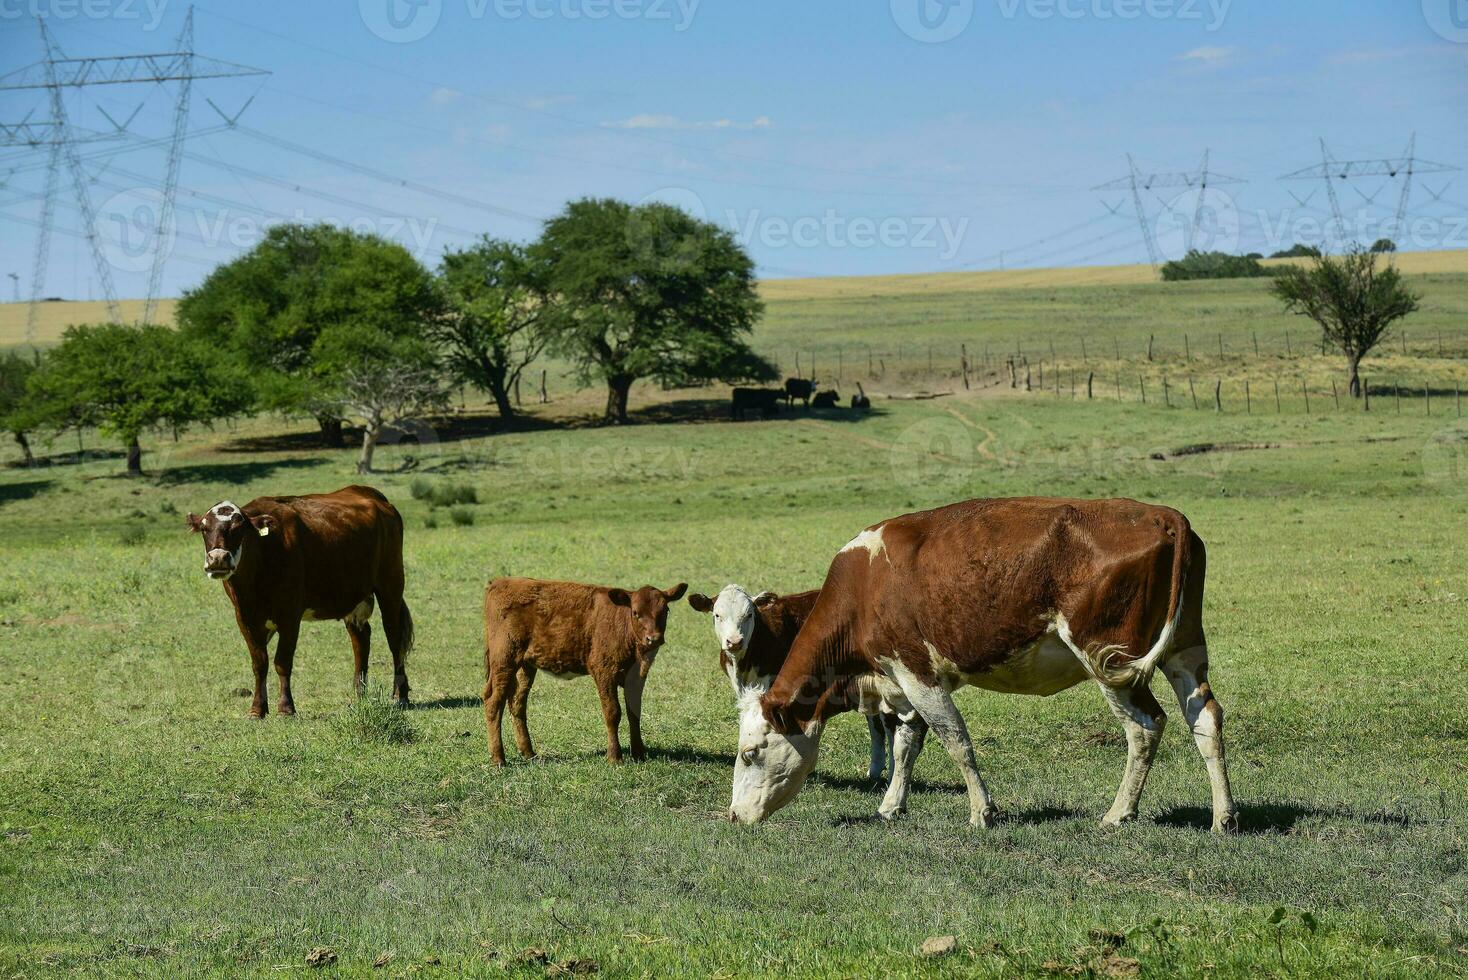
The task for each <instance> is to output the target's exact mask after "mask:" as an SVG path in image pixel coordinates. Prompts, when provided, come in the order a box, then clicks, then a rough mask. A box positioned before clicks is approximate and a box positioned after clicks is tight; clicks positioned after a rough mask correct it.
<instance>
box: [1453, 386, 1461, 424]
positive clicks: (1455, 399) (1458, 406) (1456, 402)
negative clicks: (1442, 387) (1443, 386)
mask: <svg viewBox="0 0 1468 980" xmlns="http://www.w3.org/2000/svg"><path fill="white" fill-rule="evenodd" d="M1453 408H1454V409H1455V410H1456V411H1457V413H1458V417H1459V418H1462V417H1463V399H1462V397H1461V396H1460V395H1459V394H1458V382H1456V381H1454V382H1453Z"/></svg>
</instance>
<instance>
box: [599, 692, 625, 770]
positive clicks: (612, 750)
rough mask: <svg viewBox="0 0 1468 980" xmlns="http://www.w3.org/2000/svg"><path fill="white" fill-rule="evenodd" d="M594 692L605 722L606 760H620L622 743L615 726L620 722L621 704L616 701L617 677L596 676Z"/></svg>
mask: <svg viewBox="0 0 1468 980" xmlns="http://www.w3.org/2000/svg"><path fill="white" fill-rule="evenodd" d="M596 693H597V694H599V695H600V696H601V713H602V718H603V719H605V721H606V723H607V761H608V762H614V763H615V762H621V761H622V743H621V742H620V741H619V740H618V738H617V726H619V725H621V724H622V706H621V704H619V703H618V702H617V678H616V677H615V676H612V677H598V678H597V679H596Z"/></svg>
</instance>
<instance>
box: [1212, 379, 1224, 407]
mask: <svg viewBox="0 0 1468 980" xmlns="http://www.w3.org/2000/svg"><path fill="white" fill-rule="evenodd" d="M1213 410H1214V411H1215V412H1222V411H1223V379H1222V378H1218V379H1216V380H1215V381H1214V382H1213Z"/></svg>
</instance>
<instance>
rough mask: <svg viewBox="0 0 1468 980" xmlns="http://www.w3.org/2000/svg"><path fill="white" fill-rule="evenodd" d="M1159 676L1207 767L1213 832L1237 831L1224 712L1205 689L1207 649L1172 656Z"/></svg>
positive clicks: (1211, 694) (1211, 692) (1210, 692)
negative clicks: (1225, 753) (1225, 750)
mask: <svg viewBox="0 0 1468 980" xmlns="http://www.w3.org/2000/svg"><path fill="white" fill-rule="evenodd" d="M1162 673H1163V675H1164V676H1165V677H1166V678H1167V681H1168V683H1169V684H1171V685H1172V689H1173V691H1174V693H1176V694H1177V701H1178V704H1179V705H1180V706H1181V707H1182V709H1183V717H1185V718H1187V720H1188V727H1189V728H1190V729H1191V730H1192V732H1193V742H1194V743H1195V744H1196V745H1197V746H1198V754H1199V755H1201V756H1202V757H1203V764H1204V765H1205V766H1207V767H1208V781H1209V783H1210V784H1211V785H1212V789H1213V829H1214V831H1216V832H1220V833H1221V832H1224V831H1232V830H1238V829H1239V818H1238V811H1236V810H1235V809H1234V798H1233V793H1232V792H1231V791H1230V789H1229V785H1228V765H1227V764H1226V762H1225V761H1224V756H1223V709H1222V708H1220V707H1219V706H1218V702H1217V701H1216V700H1214V698H1213V689H1212V688H1210V687H1209V686H1208V647H1207V646H1205V645H1200V646H1195V647H1190V648H1189V649H1187V650H1183V651H1182V652H1180V653H1176V654H1174V655H1173V656H1172V657H1170V658H1168V659H1167V660H1166V661H1164V662H1163V664H1162Z"/></svg>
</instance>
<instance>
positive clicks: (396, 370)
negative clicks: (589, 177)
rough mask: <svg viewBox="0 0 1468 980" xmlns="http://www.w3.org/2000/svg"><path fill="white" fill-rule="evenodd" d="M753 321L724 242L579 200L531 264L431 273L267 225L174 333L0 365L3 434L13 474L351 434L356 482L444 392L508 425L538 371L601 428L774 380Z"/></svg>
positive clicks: (741, 256) (753, 308)
mask: <svg viewBox="0 0 1468 980" xmlns="http://www.w3.org/2000/svg"><path fill="white" fill-rule="evenodd" d="M762 312H763V306H762V304H761V303H760V301H759V298H758V296H757V294H756V289H755V279H754V264H753V262H752V261H751V260H750V258H749V256H748V255H747V254H746V253H745V252H744V250H743V249H742V248H741V247H740V246H739V245H738V243H737V242H736V241H735V240H734V238H733V236H732V235H731V234H730V233H729V232H727V231H725V230H723V229H720V228H719V227H717V226H715V225H713V224H711V223H709V222H706V221H701V220H698V219H696V218H694V217H692V216H690V215H688V214H687V213H685V212H683V211H680V210H679V209H677V208H675V207H671V206H669V205H665V204H658V203H649V204H641V205H631V204H626V203H624V202H621V201H616V200H611V199H586V200H580V201H576V202H573V203H571V204H570V205H568V206H567V207H566V209H565V210H564V211H563V212H562V213H561V214H559V215H558V216H556V217H555V218H552V219H551V220H550V221H548V222H547V223H546V225H545V228H544V229H543V232H542V234H541V236H540V238H539V239H538V240H536V241H534V242H532V243H530V244H528V245H521V244H518V243H514V242H508V241H503V240H499V239H495V238H491V237H489V236H485V237H484V238H482V239H480V240H479V241H478V242H476V243H474V244H473V245H471V246H469V247H467V248H464V249H459V250H453V251H449V252H447V253H446V254H445V255H444V256H443V258H442V261H441V262H440V263H439V266H438V269H437V270H435V271H433V272H430V271H429V270H428V269H426V268H425V267H424V266H423V265H422V264H421V263H420V262H419V261H418V260H417V259H415V258H414V257H413V256H412V254H411V253H409V252H408V251H407V250H406V249H404V248H403V247H402V246H400V245H397V244H395V243H393V242H390V241H387V240H385V239H383V238H380V237H378V236H375V235H370V234H362V233H358V232H353V231H349V230H346V229H342V228H338V227H334V226H331V225H325V224H318V225H302V224H286V225H279V226H276V227H274V228H272V229H270V230H269V232H268V233H267V234H266V235H265V237H264V239H263V240H262V241H261V242H260V243H259V244H258V245H256V246H255V247H254V248H253V249H251V250H250V251H249V252H247V253H246V254H244V255H242V256H240V257H239V258H237V259H234V260H233V261H231V262H228V263H225V264H223V265H221V266H219V267H218V268H216V269H215V270H214V271H213V272H211V273H210V274H209V276H208V277H207V278H206V279H205V280H204V281H203V282H202V283H201V284H200V285H199V286H198V287H197V288H195V289H192V290H189V291H188V292H186V293H185V294H184V296H183V297H182V298H181V299H180V300H179V303H178V306H177V309H176V314H175V316H176V324H177V329H169V328H165V327H141V326H126V325H121V324H103V325H96V326H76V327H71V328H69V329H68V330H67V331H66V333H65V335H64V337H63V339H62V341H61V344H60V345H59V346H57V347H56V348H54V349H53V350H51V351H50V352H49V353H48V354H46V355H45V356H44V357H41V356H32V357H28V356H24V355H20V354H14V353H12V354H10V355H8V356H7V357H5V358H3V359H0V425H3V426H4V427H5V428H6V429H7V430H8V431H10V432H11V434H12V436H13V437H14V438H15V439H16V441H17V443H18V444H19V445H20V446H21V448H22V450H23V452H24V453H25V455H26V458H27V460H28V461H29V460H30V459H31V458H32V452H31V448H30V441H29V436H30V434H31V433H35V432H47V433H53V434H54V433H56V432H60V431H64V430H67V429H80V428H87V427H97V428H98V429H99V430H101V431H102V432H104V433H105V434H107V435H109V436H112V437H116V438H117V439H119V440H120V441H121V442H122V443H123V445H124V447H125V448H126V451H127V468H128V472H129V473H133V474H136V473H140V472H142V448H141V439H142V437H143V436H144V435H145V434H146V433H148V432H155V431H165V432H167V431H171V432H173V433H175V434H176V433H178V432H180V431H182V430H183V429H185V428H187V427H189V426H191V425H198V424H205V425H207V424H211V423H213V422H215V421H218V420H221V419H226V418H230V417H237V416H242V415H247V414H250V413H254V412H259V411H269V412H277V413H280V414H283V415H287V416H292V417H302V418H305V417H309V418H311V419H314V420H315V422H316V424H317V426H318V427H319V430H320V434H321V440H322V443H323V445H326V446H331V447H335V446H339V445H341V443H342V438H343V427H344V425H345V424H346V423H348V422H353V421H355V422H358V423H360V424H361V426H362V430H363V436H362V445H361V454H360V456H359V459H358V469H359V470H360V471H362V472H367V471H370V470H371V468H372V459H373V451H374V449H375V447H376V445H377V443H378V440H379V439H380V437H381V435H382V433H383V432H384V430H385V429H386V428H387V427H389V426H391V425H393V424H394V423H396V422H400V421H402V420H404V419H407V418H411V417H414V416H421V415H425V414H431V413H434V412H438V411H441V410H443V409H444V408H446V406H447V403H448V398H449V392H450V391H451V390H452V388H454V387H457V386H460V385H467V386H471V387H473V388H475V389H477V390H479V391H481V392H483V393H484V394H485V395H486V396H488V397H489V398H490V399H491V400H492V401H493V402H494V404H495V406H496V408H497V410H498V412H499V413H500V414H501V415H502V416H504V417H505V418H512V417H514V416H515V414H516V409H515V404H514V400H513V396H512V393H513V392H514V390H515V387H516V383H517V381H518V380H519V378H520V376H521V375H522V374H523V372H524V371H525V370H526V369H527V368H528V367H529V366H530V365H531V364H532V363H534V362H535V361H536V359H537V358H540V357H541V356H543V355H545V354H554V355H556V356H559V357H562V358H564V359H566V360H567V361H569V362H570V363H571V364H572V365H573V367H574V369H575V371H576V375H577V377H578V380H579V381H580V382H581V383H583V384H602V385H605V387H606V391H607V400H606V408H605V411H604V419H605V420H606V421H607V422H609V423H623V422H626V421H627V420H628V398H629V394H630V391H631V388H632V386H633V384H634V383H635V382H637V381H639V380H644V379H651V380H655V381H659V382H662V383H663V384H665V385H686V384H694V383H702V382H706V381H724V382H730V383H734V382H741V381H768V380H773V379H774V378H775V377H776V376H777V375H776V371H775V368H774V366H773V365H771V364H770V363H769V362H768V361H766V360H764V359H763V358H761V357H759V356H758V355H756V354H755V353H754V352H753V350H752V349H751V348H750V347H749V343H748V339H749V336H750V334H751V332H752V330H753V327H754V325H755V323H756V322H757V321H758V319H759V317H760V315H761V313H762Z"/></svg>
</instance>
